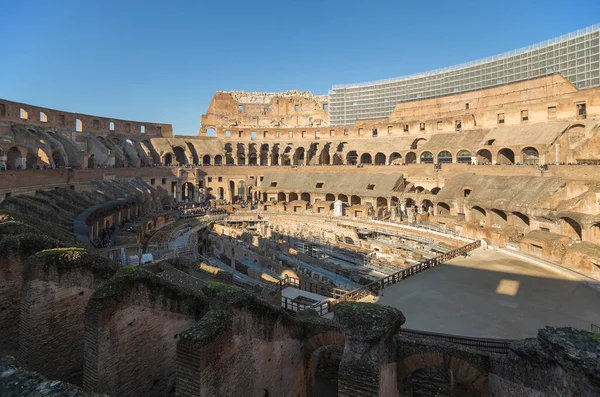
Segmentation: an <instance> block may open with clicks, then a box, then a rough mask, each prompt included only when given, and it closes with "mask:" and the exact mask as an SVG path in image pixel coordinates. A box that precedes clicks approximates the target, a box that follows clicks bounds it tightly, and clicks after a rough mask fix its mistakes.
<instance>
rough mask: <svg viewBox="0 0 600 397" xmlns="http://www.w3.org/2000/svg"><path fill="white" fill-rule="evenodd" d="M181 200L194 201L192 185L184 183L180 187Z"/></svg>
mask: <svg viewBox="0 0 600 397" xmlns="http://www.w3.org/2000/svg"><path fill="white" fill-rule="evenodd" d="M181 200H183V201H185V200H189V201H194V184H193V183H191V182H185V183H183V184H182V185H181Z"/></svg>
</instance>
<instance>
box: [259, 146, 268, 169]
mask: <svg viewBox="0 0 600 397" xmlns="http://www.w3.org/2000/svg"><path fill="white" fill-rule="evenodd" d="M268 164H269V144H268V143H263V144H262V145H260V165H268Z"/></svg>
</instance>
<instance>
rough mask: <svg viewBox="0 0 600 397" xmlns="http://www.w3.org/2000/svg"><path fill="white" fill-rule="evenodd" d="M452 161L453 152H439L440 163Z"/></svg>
mask: <svg viewBox="0 0 600 397" xmlns="http://www.w3.org/2000/svg"><path fill="white" fill-rule="evenodd" d="M445 163H452V153H450V152H449V151H447V150H443V151H441V152H439V153H438V164H445Z"/></svg>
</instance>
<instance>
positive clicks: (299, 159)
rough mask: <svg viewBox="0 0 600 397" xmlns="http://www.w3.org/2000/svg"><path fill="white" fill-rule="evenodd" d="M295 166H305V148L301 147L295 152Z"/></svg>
mask: <svg viewBox="0 0 600 397" xmlns="http://www.w3.org/2000/svg"><path fill="white" fill-rule="evenodd" d="M294 165H304V148H303V147H299V148H297V149H296V151H295V152H294Z"/></svg>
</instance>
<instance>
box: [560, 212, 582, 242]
mask: <svg viewBox="0 0 600 397" xmlns="http://www.w3.org/2000/svg"><path fill="white" fill-rule="evenodd" d="M561 219H562V220H563V221H564V222H563V233H562V234H564V235H565V236H568V237H570V238H572V239H573V240H581V237H582V233H581V225H580V224H579V222H577V221H576V220H575V219H572V218H569V217H562V218H561Z"/></svg>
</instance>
